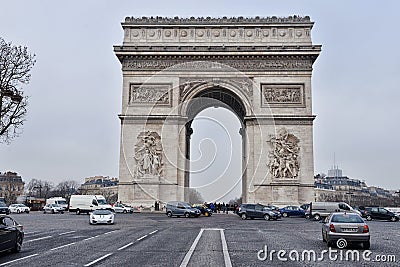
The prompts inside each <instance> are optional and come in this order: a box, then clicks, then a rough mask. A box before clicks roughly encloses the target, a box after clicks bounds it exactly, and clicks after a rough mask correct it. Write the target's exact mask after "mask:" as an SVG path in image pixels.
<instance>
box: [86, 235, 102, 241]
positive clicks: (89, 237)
mask: <svg viewBox="0 0 400 267" xmlns="http://www.w3.org/2000/svg"><path fill="white" fill-rule="evenodd" d="M96 237H99V236H98V235H95V236H92V237H88V238H85V239H83V241H86V240H90V239H93V238H96Z"/></svg>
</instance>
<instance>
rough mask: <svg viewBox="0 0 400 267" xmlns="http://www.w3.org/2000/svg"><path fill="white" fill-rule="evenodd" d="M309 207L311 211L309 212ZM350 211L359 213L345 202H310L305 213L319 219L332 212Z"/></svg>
mask: <svg viewBox="0 0 400 267" xmlns="http://www.w3.org/2000/svg"><path fill="white" fill-rule="evenodd" d="M310 208H311V213H310ZM344 211H346V212H350V213H357V214H358V215H361V213H360V212H359V211H358V210H355V209H353V208H352V207H351V206H350V205H349V204H347V203H346V202H311V207H309V208H308V209H307V211H306V215H309V216H311V218H314V219H315V220H317V221H319V220H320V219H321V218H325V217H327V216H328V215H329V214H331V213H333V212H344Z"/></svg>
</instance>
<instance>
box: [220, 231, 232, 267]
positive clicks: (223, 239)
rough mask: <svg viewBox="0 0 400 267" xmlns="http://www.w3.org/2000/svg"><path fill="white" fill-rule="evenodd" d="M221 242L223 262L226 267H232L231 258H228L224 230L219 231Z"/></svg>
mask: <svg viewBox="0 0 400 267" xmlns="http://www.w3.org/2000/svg"><path fill="white" fill-rule="evenodd" d="M220 233H221V242H222V253H223V254H224V262H225V266H226V267H232V262H231V258H230V257H229V251H228V244H227V243H226V239H225V233H224V230H223V229H221V230H220Z"/></svg>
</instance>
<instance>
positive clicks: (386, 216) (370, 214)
mask: <svg viewBox="0 0 400 267" xmlns="http://www.w3.org/2000/svg"><path fill="white" fill-rule="evenodd" d="M364 217H365V218H366V219H367V221H370V220H372V219H375V220H388V221H392V222H396V221H398V220H399V219H400V218H399V216H398V215H397V214H395V213H393V212H391V211H389V210H387V209H385V208H381V207H366V208H365V210H364Z"/></svg>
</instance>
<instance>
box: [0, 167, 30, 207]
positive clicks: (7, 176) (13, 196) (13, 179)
mask: <svg viewBox="0 0 400 267" xmlns="http://www.w3.org/2000/svg"><path fill="white" fill-rule="evenodd" d="M24 186H25V182H24V181H23V180H22V178H21V176H19V175H18V174H17V173H16V172H5V173H0V198H4V200H5V201H6V203H7V204H12V203H15V202H16V200H17V198H18V197H19V196H21V195H23V194H24Z"/></svg>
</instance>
